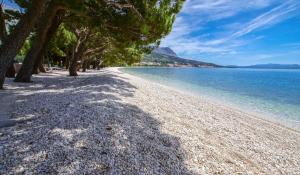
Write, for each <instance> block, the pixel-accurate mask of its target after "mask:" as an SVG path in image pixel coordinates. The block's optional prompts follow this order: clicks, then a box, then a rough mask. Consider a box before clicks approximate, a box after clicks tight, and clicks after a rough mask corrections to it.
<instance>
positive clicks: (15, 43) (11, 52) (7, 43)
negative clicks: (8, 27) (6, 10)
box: [0, 0, 48, 89]
mask: <svg viewBox="0 0 300 175" xmlns="http://www.w3.org/2000/svg"><path fill="white" fill-rule="evenodd" d="M47 2H48V1H47V0H32V3H31V5H30V7H29V9H28V11H27V12H26V13H25V14H24V15H23V16H22V17H21V19H20V21H19V22H18V24H17V25H16V27H15V28H14V30H13V31H12V32H11V33H10V34H9V35H8V36H7V38H6V39H5V40H4V41H3V44H2V45H1V47H0V89H3V84H4V80H5V74H6V71H7V69H8V67H9V66H10V64H11V62H12V61H13V60H14V58H15V57H16V55H17V54H18V52H19V51H20V49H21V48H22V46H23V44H24V42H25V40H26V38H27V37H28V35H29V33H30V32H31V30H32V28H33V26H34V24H35V23H36V21H37V19H38V18H39V17H40V16H41V14H42V13H43V10H44V7H45V5H46V3H47Z"/></svg>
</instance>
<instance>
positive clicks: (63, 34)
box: [48, 24, 77, 57]
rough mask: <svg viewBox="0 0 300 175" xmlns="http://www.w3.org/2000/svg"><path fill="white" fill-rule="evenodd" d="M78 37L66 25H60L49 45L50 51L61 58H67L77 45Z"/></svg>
mask: <svg viewBox="0 0 300 175" xmlns="http://www.w3.org/2000/svg"><path fill="white" fill-rule="evenodd" d="M76 40H77V38H76V36H75V34H74V33H72V32H71V31H69V30H68V29H67V28H66V27H65V25H64V24H62V25H60V27H59V28H58V30H57V32H56V34H55V36H54V37H53V38H52V40H51V42H50V43H49V45H48V51H49V52H50V53H51V54H53V55H57V56H60V57H65V56H66V55H67V52H68V51H69V49H70V48H72V47H73V46H74V45H75V43H76Z"/></svg>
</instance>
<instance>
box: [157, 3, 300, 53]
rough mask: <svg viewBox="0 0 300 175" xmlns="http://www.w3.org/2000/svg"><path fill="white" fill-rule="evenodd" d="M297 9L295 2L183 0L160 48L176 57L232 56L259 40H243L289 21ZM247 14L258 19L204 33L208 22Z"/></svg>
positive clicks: (255, 38) (250, 19)
mask: <svg viewBox="0 0 300 175" xmlns="http://www.w3.org/2000/svg"><path fill="white" fill-rule="evenodd" d="M299 9H300V1H299V0H288V1H286V0H252V1H249V0H214V1H212V0H187V1H186V4H185V5H184V7H183V10H182V12H181V13H180V14H179V17H178V18H177V20H176V21H175V24H174V28H173V31H172V33H171V34H170V35H169V36H167V37H166V39H164V40H163V41H162V45H163V46H169V47H171V48H172V49H174V50H175V51H176V52H177V53H179V54H180V55H201V54H207V53H208V54H210V53H211V54H212V53H215V54H235V53H237V50H238V49H239V48H240V47H241V46H243V45H246V44H248V43H249V42H253V41H255V40H258V39H261V38H262V37H263V36H254V37H252V38H249V37H248V39H247V40H246V39H244V38H243V36H245V35H248V34H250V33H252V32H254V31H258V30H261V29H265V28H268V27H271V26H273V25H275V24H278V23H280V22H282V21H284V20H286V19H288V18H291V17H293V16H294V15H296V14H297V13H298V12H297V11H299ZM248 12H255V13H258V15H256V16H254V17H252V18H251V17H249V18H247V20H245V19H244V20H243V21H234V20H233V21H232V22H231V23H225V24H224V23H223V25H221V26H218V30H216V29H215V30H214V32H210V33H208V32H207V31H208V30H206V31H205V30H204V29H205V27H206V26H207V25H209V24H210V23H212V22H216V21H218V20H220V21H221V20H225V19H228V18H234V17H237V16H238V15H240V14H243V15H244V16H245V14H246V13H248ZM246 16H247V15H246ZM220 24H222V23H220ZM196 32H197V34H196V35H195V33H196Z"/></svg>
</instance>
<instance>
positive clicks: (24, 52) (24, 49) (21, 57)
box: [15, 38, 32, 62]
mask: <svg viewBox="0 0 300 175" xmlns="http://www.w3.org/2000/svg"><path fill="white" fill-rule="evenodd" d="M31 46H32V41H31V38H27V39H26V41H25V43H24V45H23V47H22V48H21V50H20V52H19V54H18V55H17V57H16V58H15V59H16V61H18V62H23V60H24V58H25V56H26V55H27V53H28V52H29V50H30V48H31Z"/></svg>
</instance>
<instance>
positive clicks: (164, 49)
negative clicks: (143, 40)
mask: <svg viewBox="0 0 300 175" xmlns="http://www.w3.org/2000/svg"><path fill="white" fill-rule="evenodd" d="M153 53H157V54H162V55H169V56H174V57H177V54H176V53H175V52H174V51H173V50H172V49H171V48H169V47H159V48H156V49H154V50H153Z"/></svg>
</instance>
